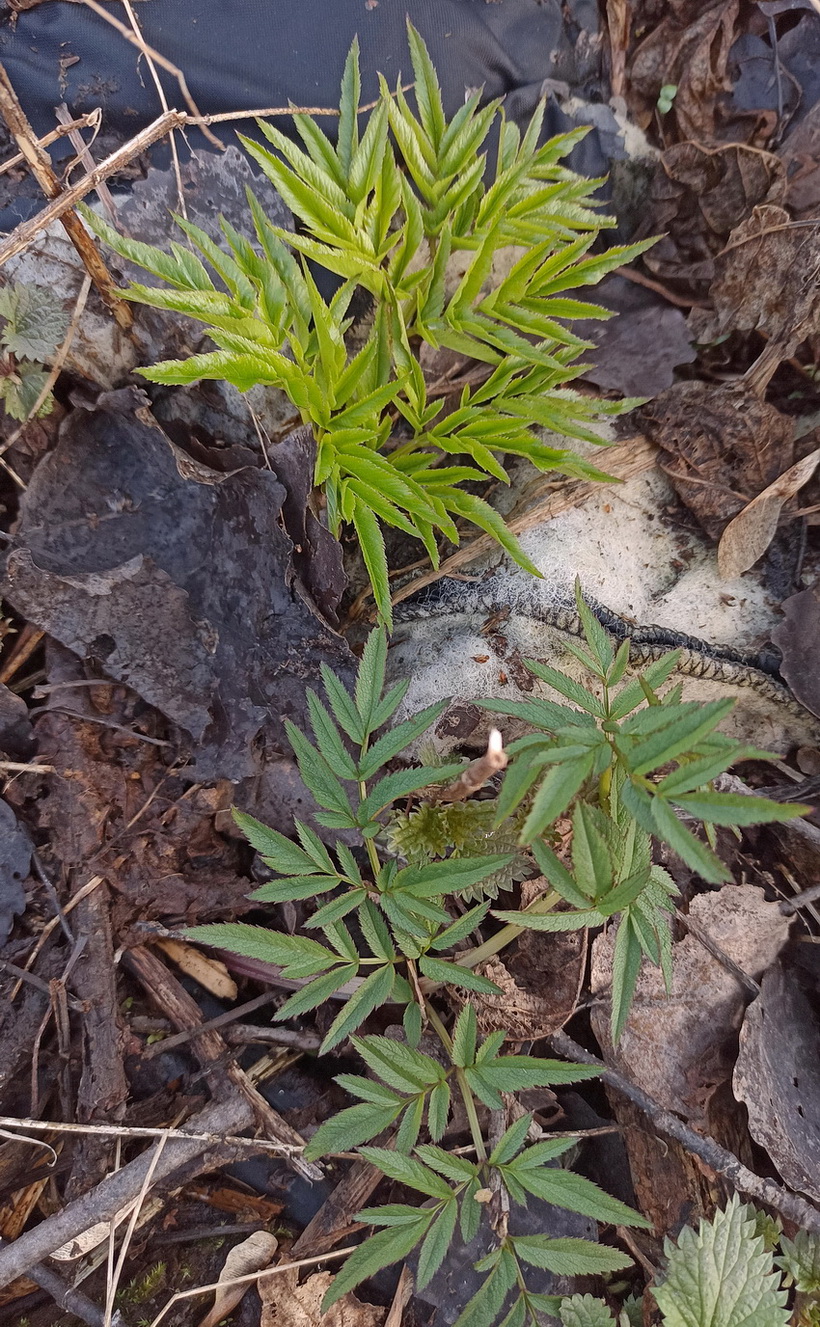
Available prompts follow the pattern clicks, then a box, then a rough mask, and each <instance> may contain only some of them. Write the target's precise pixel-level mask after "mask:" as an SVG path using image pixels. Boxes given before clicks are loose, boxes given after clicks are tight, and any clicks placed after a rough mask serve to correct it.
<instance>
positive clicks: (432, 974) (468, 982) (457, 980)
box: [419, 958, 500, 995]
mask: <svg viewBox="0 0 820 1327" xmlns="http://www.w3.org/2000/svg"><path fill="white" fill-rule="evenodd" d="M419 969H420V970H421V972H422V974H423V975H424V976H425V977H429V978H430V980H431V981H440V982H443V983H446V984H447V985H449V986H457V987H461V989H463V990H465V991H478V992H480V993H481V994H483V995H498V994H499V993H500V988H499V987H498V986H496V984H495V982H494V981H490V980H489V978H487V977H482V976H480V975H479V974H478V973H477V972H473V971H472V970H471V969H470V968H464V967H460V966H459V964H458V963H448V962H446V961H445V960H444V959H441V958H420V959H419Z"/></svg>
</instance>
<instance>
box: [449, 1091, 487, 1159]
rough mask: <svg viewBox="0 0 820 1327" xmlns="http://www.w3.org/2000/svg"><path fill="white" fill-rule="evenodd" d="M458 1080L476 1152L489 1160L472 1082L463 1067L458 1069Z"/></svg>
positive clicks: (481, 1157)
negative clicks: (471, 1088)
mask: <svg viewBox="0 0 820 1327" xmlns="http://www.w3.org/2000/svg"><path fill="white" fill-rule="evenodd" d="M456 1082H457V1083H458V1090H459V1092H460V1093H461V1099H462V1101H463V1102H464V1109H465V1110H466V1112H467V1121H468V1123H469V1125H470V1134H471V1135H472V1139H473V1143H474V1145H475V1154H476V1158H477V1160H478V1161H486V1160H487V1149H486V1147H485V1146H484V1137H483V1135H482V1132H481V1125H480V1124H479V1121H478V1111H477V1110H476V1108H475V1097H474V1096H473V1094H472V1092H471V1090H470V1084H469V1083H468V1082H467V1077H466V1075H465V1073H464V1070H463V1069H456Z"/></svg>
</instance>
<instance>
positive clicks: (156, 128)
mask: <svg viewBox="0 0 820 1327" xmlns="http://www.w3.org/2000/svg"><path fill="white" fill-rule="evenodd" d="M186 119H187V117H186V116H185V114H184V113H183V112H182V111H169V112H168V114H167V115H160V116H159V117H158V118H157V119H156V120H153V121H152V123H151V124H149V125H146V127H145V128H144V129H143V130H142V131H141V132H140V133H139V134H135V135H134V137H133V138H132V139H130V140H129V142H127V143H123V145H122V147H119V148H117V150H116V152H112V153H111V155H110V156H109V157H106V158H105V160H104V161H102V162H100V165H99V166H96V167H95V168H94V170H93V171H89V172H88V174H87V175H84V176H83V177H82V179H80V180H77V182H76V183H75V184H71V185H68V186H67V187H66V188H65V189H64V190H63V191H62V193H61V194H60V196H59V197H55V198H53V199H52V201H51V202H50V203H49V204H48V205H47V206H46V207H44V208H43V210H42V211H41V212H38V214H37V216H36V217H32V218H31V220H30V221H23V222H22V223H21V224H20V225H19V226H17V227H16V229H15V230H13V231H12V232H11V234H10V235H9V236H8V238H7V239H6V240H5V242H4V243H3V244H0V267H2V265H3V263H7V262H8V260H9V259H10V258H15V257H16V256H17V254H18V253H22V252H23V250H24V249H27V248H28V246H29V245H30V244H31V241H32V240H33V239H34V237H35V236H36V235H39V234H40V232H41V231H43V230H47V229H48V227H49V226H50V225H51V224H52V222H54V221H58V220H61V219H62V217H63V216H64V215H65V214H66V213H67V212H69V211H70V210H71V208H72V207H76V205H77V203H79V202H80V201H81V199H83V198H85V196H86V194H88V193H90V192H91V190H92V189H96V187H97V185H98V184H99V183H100V182H101V181H102V180H107V179H108V177H109V176H110V175H115V174H116V172H117V171H118V170H122V168H123V167H124V166H127V165H128V163H129V162H130V161H133V160H134V157H138V156H139V155H140V153H141V152H144V151H145V150H146V148H149V147H151V146H152V145H153V144H154V143H156V142H158V141H159V139H160V138H164V137H165V135H166V134H167V133H168V131H169V130H170V129H174V128H179V127H180V126H181V125H183V124H185V123H186ZM78 220H79V219H78ZM86 233H87V232H86Z"/></svg>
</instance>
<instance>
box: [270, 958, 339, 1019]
mask: <svg viewBox="0 0 820 1327" xmlns="http://www.w3.org/2000/svg"><path fill="white" fill-rule="evenodd" d="M358 971H359V965H358V963H348V964H343V965H342V966H341V967H338V968H334V969H333V971H332V972H328V973H326V974H325V976H323V977H317V978H316V980H315V981H311V982H308V984H307V986H303V987H302V989H301V990H300V991H295V992H294V994H293V995H291V996H290V997H289V998H288V999H287V1000H286V1001H285V1003H284V1004H283V1005H282V1007H281V1009H278V1010H277V1011H276V1013H275V1014H274V1016H273V1017H274V1020H275V1021H277V1022H281V1021H282V1020H284V1019H286V1018H296V1017H297V1015H299V1014H306V1013H307V1012H308V1010H309V1009H317V1008H318V1007H319V1005H320V1004H324V1003H325V1001H326V1000H329V999H330V997H331V996H332V995H333V994H335V992H336V991H338V990H341V988H342V986H346V985H347V983H348V982H349V981H352V980H353V978H354V977H355V976H356V974H357V973H358Z"/></svg>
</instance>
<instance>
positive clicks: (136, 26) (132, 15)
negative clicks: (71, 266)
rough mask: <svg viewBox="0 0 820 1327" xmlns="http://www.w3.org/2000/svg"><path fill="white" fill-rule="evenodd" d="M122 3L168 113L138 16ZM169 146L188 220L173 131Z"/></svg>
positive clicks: (179, 197)
mask: <svg viewBox="0 0 820 1327" xmlns="http://www.w3.org/2000/svg"><path fill="white" fill-rule="evenodd" d="M122 3H123V5H124V6H125V12H126V14H127V15H128V21H129V23H130V24H131V27H132V29H133V32H134V36H135V38H136V39H137V42H138V43H139V48H140V50H141V51H142V54H143V55H144V56H145V60H146V63H147V65H148V68H149V70H150V71H151V77H152V78H153V80H154V87H155V88H156V90H157V95H158V97H159V101H160V105H161V106H162V109H163V110H164V111H168V110H170V107H169V105H168V98H167V97H166V96H165V89H164V87H163V86H162V81H161V79H160V76H159V74H158V73H157V66H156V64H155V63H154V57H153V55H152V53H151V50H150V49H149V47H148V46H146V44H145V38H144V37H143V35H142V29H141V28H140V25H139V23H138V21H137V16H136V14H135V13H134V10H133V8H132V6H131V0H122ZM168 145H169V147H170V149H171V161H172V162H173V167H174V178H175V179H176V182H177V201H178V203H179V210H180V212H181V213H182V215H183V216H184V217H185V218H186V220H187V218H188V209H187V208H186V206H185V194H184V191H183V188H182V171H181V170H180V168H179V153H178V152H177V140H176V135H175V134H174V131H173V129H172V130H171V132H170V134H169V135H168ZM114 224H115V225H116V221H115V222H114Z"/></svg>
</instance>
